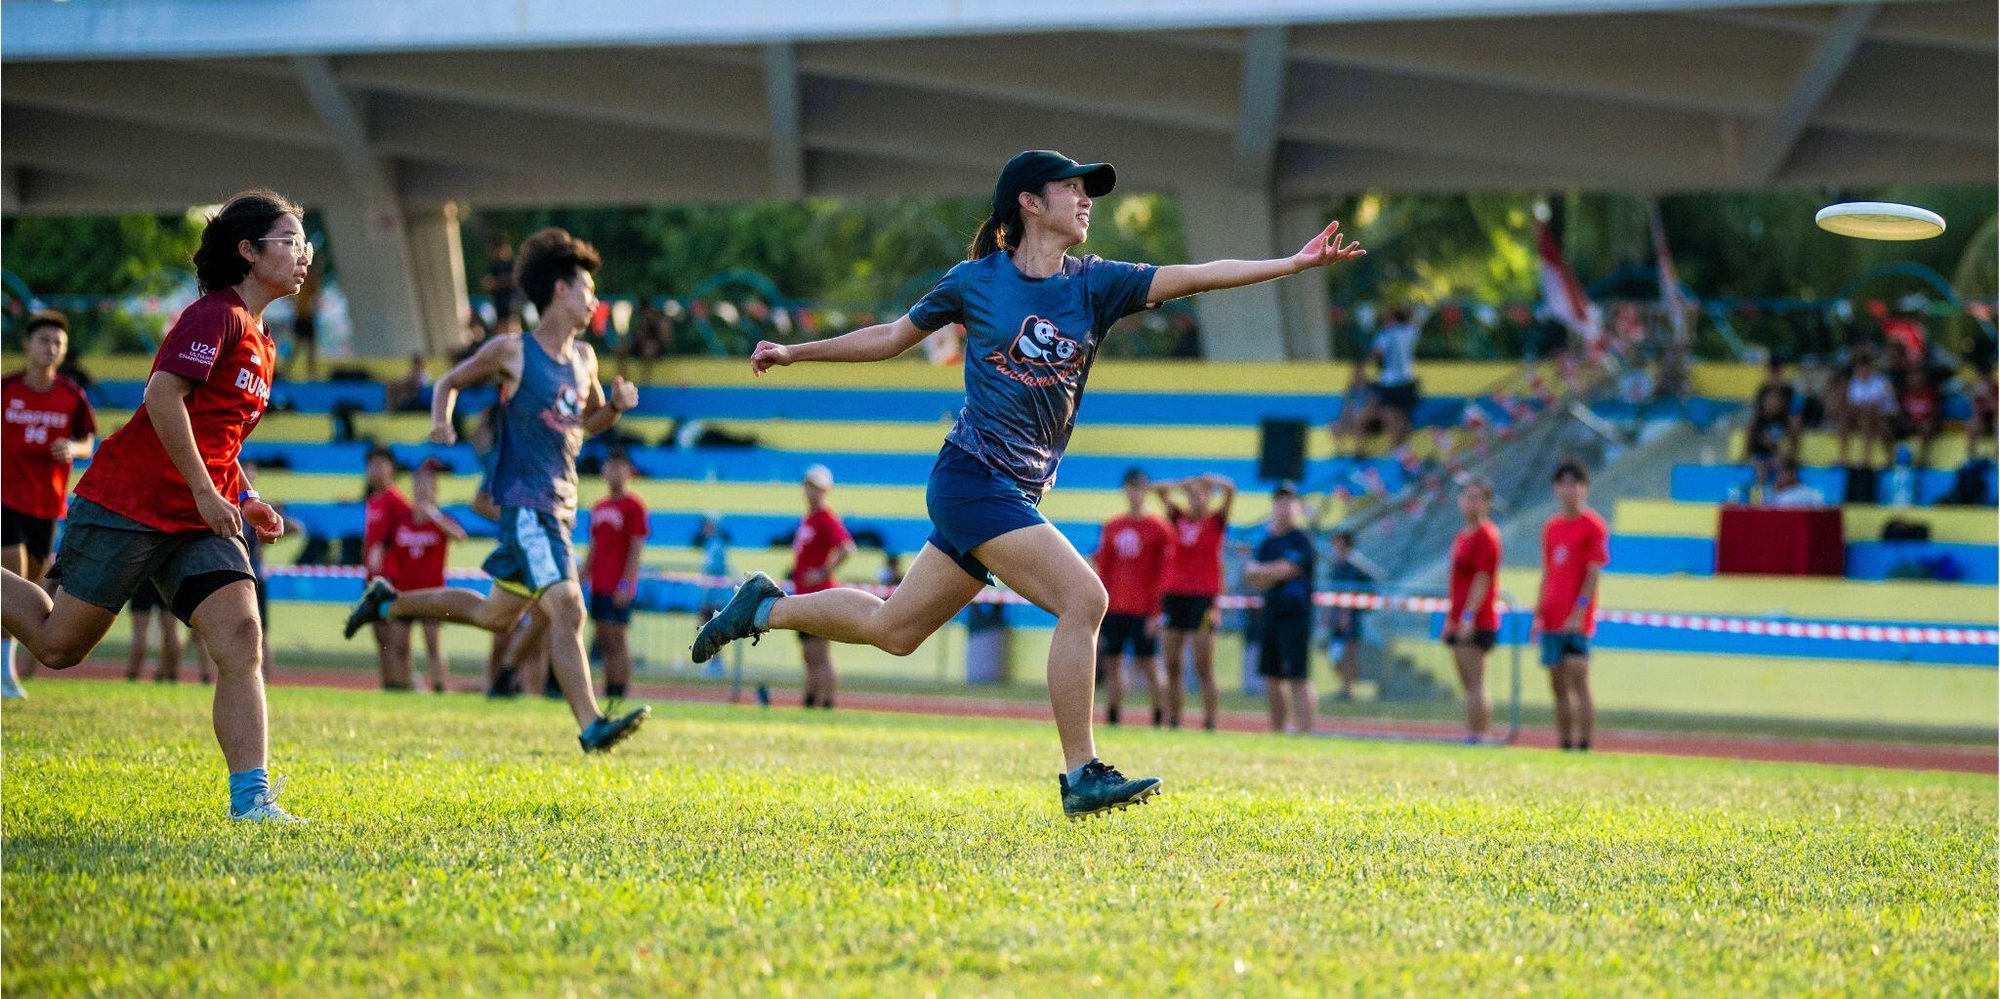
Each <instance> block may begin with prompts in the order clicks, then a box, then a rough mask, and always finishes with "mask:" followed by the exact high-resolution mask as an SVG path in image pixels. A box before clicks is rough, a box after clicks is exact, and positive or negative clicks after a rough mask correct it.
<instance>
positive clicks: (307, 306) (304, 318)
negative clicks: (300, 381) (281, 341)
mask: <svg viewBox="0 0 2000 999" xmlns="http://www.w3.org/2000/svg"><path fill="white" fill-rule="evenodd" d="M325 276H326V262H325V261H324V260H321V261H319V262H317V263H309V264H307V265H306V281H305V283H304V284H302V285H300V286H299V293H298V296H297V297H296V298H294V299H293V300H292V356H291V358H290V363H288V364H287V365H286V366H285V367H286V370H287V372H296V371H297V370H298V366H299V365H301V364H303V365H304V366H305V379H304V380H305V381H309V382H316V381H319V295H320V281H321V280H322V279H323V278H325Z"/></svg>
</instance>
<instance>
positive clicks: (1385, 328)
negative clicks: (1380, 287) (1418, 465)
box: [1374, 306, 1420, 448]
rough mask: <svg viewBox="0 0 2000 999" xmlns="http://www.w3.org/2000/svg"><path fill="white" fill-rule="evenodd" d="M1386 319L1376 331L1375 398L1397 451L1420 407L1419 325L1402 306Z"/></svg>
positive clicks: (1392, 444) (1392, 446)
mask: <svg viewBox="0 0 2000 999" xmlns="http://www.w3.org/2000/svg"><path fill="white" fill-rule="evenodd" d="M1383 319H1384V322H1383V324H1382V328H1381V329H1379V330H1377V331H1376V332H1375V348H1374V359H1375V363H1376V365H1377V366H1378V368H1377V372H1378V373H1377V375H1376V378H1375V398H1376V400H1377V401H1378V402H1379V403H1380V404H1381V407H1382V430H1383V432H1384V433H1387V434H1388V435H1389V446H1390V447H1391V448H1398V447H1401V446H1403V442H1404V441H1405V440H1407V439H1409V436H1410V423H1411V416H1412V414H1413V413H1415V412H1416V408H1417V367H1416V365H1417V327H1418V325H1420V324H1419V323H1417V322H1416V321H1414V320H1413V319H1412V317H1411V315H1410V310H1409V309H1406V308H1403V307H1401V306H1396V307H1393V308H1390V309H1389V310H1387V312H1386V313H1385V314H1384V316H1383Z"/></svg>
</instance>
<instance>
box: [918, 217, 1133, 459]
mask: <svg viewBox="0 0 2000 999" xmlns="http://www.w3.org/2000/svg"><path fill="white" fill-rule="evenodd" d="M1153 274H1154V271H1153V268H1152V267H1151V266H1149V265H1146V264H1126V263H1119V262H1117V261H1114V260H1104V259H1101V258H1099V257H1096V256H1085V257H1083V258H1081V259H1078V258H1076V257H1068V256H1066V257H1064V258H1063V267H1062V271H1061V273H1058V274H1053V275H1050V276H1049V277H1046V278H1031V277H1028V276H1026V275H1024V274H1022V273H1021V272H1020V271H1019V270H1017V269H1015V267H1014V260H1013V256H1012V254H1010V253H1008V252H1007V251H1005V250H1002V251H999V252H997V253H989V254H987V255H986V256H984V257H981V258H979V259H978V260H968V261H965V262H964V263H961V264H959V265H958V266H956V267H953V268H952V269H951V271H950V272H949V273H947V274H945V276H944V278H943V279H942V280H940V281H938V283H937V287H935V288H932V289H931V290H930V292H929V293H928V294H926V295H925V296H924V297H923V298H922V299H920V300H919V301H918V302H917V304H916V305H914V306H911V307H910V321H911V322H912V323H915V324H916V326H917V328H918V329H921V330H924V331H926V332H929V331H934V330H937V329H940V328H942V327H944V326H946V325H947V324H950V323H963V324H964V325H965V408H964V409H962V410H960V411H959V414H958V422H957V423H955V424H953V425H952V428H951V433H949V434H947V435H946V436H945V440H946V441H947V442H948V443H950V444H952V445H955V446H957V447H959V448H960V449H962V450H964V451H966V452H967V453H969V454H971V455H972V456H973V457H974V458H977V459H979V461H980V463H982V464H984V465H986V466H987V467H989V468H993V469H995V470H998V471H1000V472H1003V473H1005V474H1006V475H1008V476H1009V477H1011V478H1013V479H1014V480H1015V481H1016V482H1019V483H1020V484H1021V485H1022V486H1023V487H1025V488H1027V489H1028V490H1029V491H1030V492H1032V493H1040V492H1045V491H1047V489H1048V488H1049V486H1051V485H1053V484H1054V483H1055V479H1056V466H1057V465H1058V464H1059V463H1061V461H1062V456H1063V450H1064V449H1065V448H1067V447H1068V446H1069V437H1070V432H1071V431H1072V430H1074V429H1075V428H1076V411H1077V406H1078V404H1080V403H1081V402H1082V401H1083V385H1084V382H1085V381H1086V380H1088V379H1089V377H1090V365H1091V362H1092V361H1094V360H1096V358H1097V347H1098V344H1099V343H1100V342H1101V341H1102V340H1103V338H1104V334H1105V332H1106V331H1107V330H1109V329H1110V328H1111V324H1112V323H1115V322H1117V321H1118V320H1120V319H1123V318H1125V317H1126V316H1129V315H1131V314H1132V313H1134V312H1138V311H1140V310H1142V309H1144V308H1146V293H1147V292H1148V291H1149V290H1150V289H1151V288H1152V285H1153Z"/></svg>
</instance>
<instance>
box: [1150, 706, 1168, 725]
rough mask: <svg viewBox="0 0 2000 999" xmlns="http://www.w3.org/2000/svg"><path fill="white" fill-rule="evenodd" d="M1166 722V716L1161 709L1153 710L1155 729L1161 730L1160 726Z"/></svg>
mask: <svg viewBox="0 0 2000 999" xmlns="http://www.w3.org/2000/svg"><path fill="white" fill-rule="evenodd" d="M1165 720H1166V715H1164V714H1162V713H1161V711H1160V709H1159V708H1154V709H1153V727H1154V728H1159V727H1160V724H1161V723H1162V722H1164V721H1165Z"/></svg>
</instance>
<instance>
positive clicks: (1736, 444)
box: [1729, 426, 1970, 468]
mask: <svg viewBox="0 0 2000 999" xmlns="http://www.w3.org/2000/svg"><path fill="white" fill-rule="evenodd" d="M1967 443H1968V440H1967V438H1966V435H1965V431H1964V430H1963V429H1961V428H1957V427H1949V426H1948V427H1946V429H1945V432H1944V433H1941V434H1939V435H1938V439H1937V440H1935V441H1932V442H1931V462H1930V467H1931V468H1957V467H1958V466H1960V465H1963V464H1965V461H1966V459H1967V458H1968V457H1970V453H1969V452H1968V450H1967V448H1966V445H1967ZM1847 449H1848V450H1847V458H1848V460H1849V461H1853V462H1859V461H1860V460H1861V437H1860V435H1859V434H1856V435H1854V436H1853V437H1852V439H1850V440H1849V441H1848V443H1847ZM1916 451H1917V447H1916V444H1915V442H1912V443H1911V444H1910V453H1911V454H1912V455H1915V454H1916ZM1746 453H1747V452H1746V451H1745V450H1744V431H1741V430H1738V431H1736V432H1735V433H1733V434H1731V435H1730V436H1729V460H1731V461H1738V460H1741V459H1742V458H1743V456H1744V454H1746ZM1891 453H1893V451H1892V452H1891ZM1881 456H1882V448H1881V446H1880V445H1877V446H1876V448H1875V454H1874V460H1875V461H1878V462H1879V461H1881V460H1882V457H1881ZM1799 463H1800V464H1802V465H1807V466H1830V465H1838V464H1840V437H1839V436H1838V435H1836V434H1834V433H1833V432H1832V431H1828V430H1809V431H1807V432H1805V433H1803V434H1801V435H1799Z"/></svg>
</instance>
